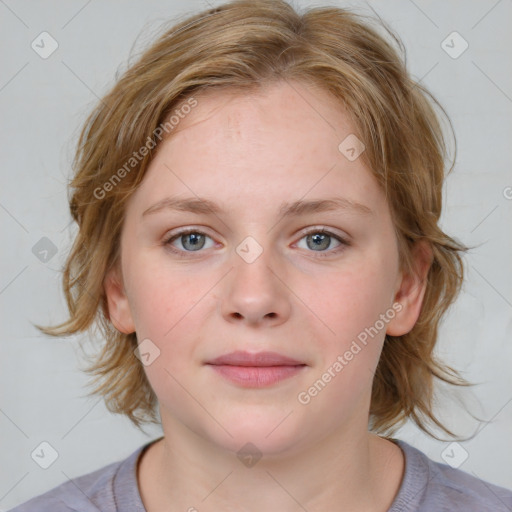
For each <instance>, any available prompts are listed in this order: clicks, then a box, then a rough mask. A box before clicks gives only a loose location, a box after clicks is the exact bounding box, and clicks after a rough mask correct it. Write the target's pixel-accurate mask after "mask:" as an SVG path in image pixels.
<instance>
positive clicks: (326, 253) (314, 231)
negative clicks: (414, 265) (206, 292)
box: [163, 228, 350, 258]
mask: <svg viewBox="0 0 512 512" xmlns="http://www.w3.org/2000/svg"><path fill="white" fill-rule="evenodd" d="M190 233H194V234H198V235H205V236H207V237H208V238H211V237H210V236H209V235H208V234H207V233H204V232H203V231H200V230H199V229H193V228H187V229H184V230H182V231H179V232H178V233H174V234H173V235H172V236H170V237H167V238H166V239H165V240H164V241H163V245H164V246H165V247H166V248H167V249H168V250H169V251H171V252H172V253H173V254H176V255H177V256H178V257H180V258H187V257H189V256H190V255H192V254H194V253H195V252H197V253H200V252H201V250H199V251H182V250H179V249H175V248H174V247H173V246H172V245H171V242H173V241H174V240H176V239H178V238H180V237H181V236H183V235H189V234H190ZM318 233H321V234H324V235H327V236H329V237H331V238H335V239H336V240H338V241H339V242H340V244H341V245H340V246H339V247H337V248H336V249H333V250H330V251H313V250H311V251H309V252H316V253H317V256H316V257H319V258H326V257H329V256H331V255H333V254H338V253H339V252H341V251H343V250H344V249H345V248H346V247H349V246H350V243H349V242H348V241H347V240H345V239H344V238H342V237H340V236H339V235H335V234H334V233H332V232H331V231H327V230H326V229H323V228H321V229H318V228H315V229H311V230H309V231H306V232H302V236H301V237H300V239H299V240H302V239H303V238H305V237H306V236H308V235H312V234H318Z"/></svg>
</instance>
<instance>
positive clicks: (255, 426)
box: [104, 82, 430, 512]
mask: <svg viewBox="0 0 512 512" xmlns="http://www.w3.org/2000/svg"><path fill="white" fill-rule="evenodd" d="M196 98H197V100H198V105H197V106H196V107H195V108H193V109H192V111H191V112H190V113H189V114H188V115H187V116H186V117H185V118H184V119H183V120H181V121H180V124H179V126H178V127H177V129H176V130H175V131H174V132H173V133H172V136H171V137H170V138H168V139H167V140H165V141H164V142H163V143H162V145H161V146H160V148H159V151H158V152H157V154H156V156H155V157H154V159H153V160H152V162H151V164H150V166H149V169H148V171H147V174H146V176H145V178H144V180H143V182H142V183H141V185H140V186H139V188H138V189H137V190H136V192H135V193H134V194H133V196H132V197H131V198H130V201H129V203H128V205H127V209H126V217H125V224H124V226H123V232H122V237H121V255H122V259H121V266H120V267H118V268H115V269H113V270H112V271H111V272H110V273H109V274H108V275H107V276H106V278H105V282H104V285H105V291H106V294H107V300H108V305H109V312H110V317H111V320H112V322H113V323H114V325H115V327H116V328H117V329H119V330H120V331H122V332H125V333H130V332H134V331H136V332H137V337H138V340H139V342H140V341H142V340H144V339H145V338H149V339H150V340H151V341H152V342H153V343H154V344H155V345H156V346H157V347H158V348H159V350H160V355H159V356H158V357H157V358H156V359H155V360H154V362H152V363H151V364H150V365H148V366H145V367H144V368H145V371H146V374H147V377H148V379H149V382H150V383H151V386H152V387H153V389H154V390H155V393H156V395H157V396H158V399H159V406H160V415H161V418H162V427H163V431H164V437H163V438H162V439H161V440H160V441H158V442H157V443H154V444H152V445H151V446H150V448H149V449H148V450H147V451H146V452H145V453H144V455H143V457H142V458H141V461H140V465H139V467H138V481H139V488H140V492H141V496H142V499H143V502H144V504H145V506H146V509H147V510H148V511H149V512H157V511H160V510H164V509H165V510H166V511H171V512H174V511H178V510H179V511H185V510H189V511H193V510H195V509H197V510H198V511H200V512H204V511H219V510H223V511H235V510H236V511H251V512H252V511H261V510H280V511H283V512H292V511H293V512H295V511H299V510H300V511H302V510H304V509H303V507H305V508H306V509H307V510H308V511H310V512H313V511H320V510H334V509H336V508H337V507H338V505H336V504H339V503H343V510H344V511H354V512H356V511H363V510H364V511H366V512H368V511H370V512H371V511H376V512H377V511H380V512H384V511H386V510H388V508H389V506H390V505H391V503H392V501H393V499H394V497H395V496H396V493H397V492H398V490H399V487H400V483H401V479H402V476H403V471H404V459H403V453H402V451H401V449H400V448H399V447H398V446H397V445H395V444H394V443H392V442H391V441H388V440H386V439H383V438H380V437H378V436H376V435H374V434H371V433H369V432H368V427H367V425H368V411H369V406H370V396H371V393H370V392H371V385H372V379H373V375H374V372H375V368H376V366H377V363H378V360H379V356H380V353H381V350H382V345H383V341H384V337H385V333H386V332H387V333H389V334H391V335H395V336H399V335H402V334H405V333H407V332H409V331H410V330H411V329H412V327H413V326H414V323H415V322H416V320H417V318H418V315H419V312H420V308H421V302H422V300H423V295H424V291H425V284H424V283H425V279H424V278H425V275H426V273H427V271H428V267H429V264H430V260H429V257H428V254H427V251H417V253H416V260H415V261H416V267H415V268H416V272H415V273H414V274H405V273H403V272H401V271H400V268H399V259H398V248H397V241H396V236H395V233H394V227H393V222H392V219H391V215H390V210H389V206H388V204H387V202H386V198H385V196H384V194H383V192H382V190H381V189H380V187H379V186H378V184H377V182H376V181H375V179H374V177H373V176H372V174H371V172H370V171H369V169H367V168H366V167H365V166H364V165H363V163H362V159H361V158H358V159H356V160H355V161H349V160H348V159H347V158H346V157H345V156H344V155H343V154H342V153H341V152H340V151H339V150H338V145H339V144H340V142H341V141H343V140H344V139H345V137H347V136H348V135H349V134H352V133H354V129H353V127H352V126H351V125H350V123H349V121H348V117H347V115H346V113H345V111H344V110H343V108H342V107H341V106H340V105H339V103H338V102H337V101H336V100H335V99H334V98H332V97H331V96H329V95H328V94H327V93H326V92H324V91H322V90H320V89H318V88H313V87H312V86H311V85H305V84H301V83H297V82H295V83H293V82H279V83H274V84H271V85H267V86H265V87H264V88H262V89H261V90H260V91H259V92H258V93H250V94H249V93H247V92H245V93H243V94H242V93H240V94H235V93H233V92H232V91H231V92H228V91H222V92H219V91H209V92H207V93H205V94H202V95H200V96H196ZM171 195H176V196H180V197H193V198H196V196H199V197H201V198H206V199H209V200H211V201H215V202H216V203H218V204H220V205H221V206H222V207H224V209H225V212H224V213H220V214H216V215H212V214H195V213H188V212H178V211H172V210H164V211H161V212H159V213H154V214H151V215H147V216H146V217H145V218H144V219H143V218H142V212H144V211H145V210H146V209H148V208H149V207H150V206H152V205H154V204H155V203H157V202H158V201H159V200H161V199H163V198H165V197H168V196H171ZM332 196H337V197H342V198H345V199H349V200H350V201H353V202H357V203H360V204H362V205H364V206H366V207H368V208H369V209H371V213H360V212H357V211H354V210H350V209H340V210H337V211H333V212H320V213H310V214H306V215H302V216H299V217H294V218H289V219H282V218H280V216H279V214H278V209H279V207H280V206H281V203H282V202H283V201H286V202H292V201H295V200H298V199H304V200H312V199H325V198H327V197H332ZM186 227H192V228H196V229H197V230H198V231H200V232H202V233H205V234H206V235H207V237H206V238H205V240H204V246H202V248H200V249H199V251H194V250H193V248H192V249H191V247H193V246H192V244H190V243H188V244H187V242H189V241H190V237H187V236H183V237H178V238H176V239H175V240H174V241H173V242H171V243H172V247H174V248H175V249H176V250H177V251H181V253H182V254H183V256H184V257H182V258H180V257H178V256H177V255H176V254H174V253H172V252H171V251H170V250H169V246H165V244H164V242H165V240H166V239H167V238H169V237H170V236H171V235H173V234H176V233H177V231H178V229H179V228H181V229H183V228H186ZM304 228H311V229H312V232H311V233H310V235H314V233H318V231H315V230H314V228H325V229H327V230H328V231H330V232H332V233H333V234H334V235H336V236H340V237H342V238H345V239H347V240H349V241H350V244H349V245H342V244H341V242H339V241H338V240H337V239H336V238H334V237H333V238H328V239H327V240H326V241H325V245H322V246H321V248H320V249H317V248H315V246H314V243H313V242H312V241H311V237H309V238H308V237H307V235H306V234H304V233H303V232H302V230H304ZM247 236H251V237H253V238H254V240H256V241H257V243H258V244H259V246H261V248H262V250H263V252H262V253H261V254H260V255H259V257H257V258H256V259H255V260H254V261H252V262H251V263H248V262H247V261H246V260H244V259H243V258H242V257H241V256H240V255H239V254H238V253H237V251H236V248H237V247H238V246H239V244H240V243H241V242H242V240H244V239H245V238H246V237H247ZM308 240H309V241H310V244H309V245H308ZM329 240H330V241H331V243H330V245H329ZM340 247H341V250H340V251H338V252H336V250H337V249H338V248H340ZM187 250H188V252H187ZM251 250H254V249H251ZM322 255H325V257H322ZM393 303H399V304H401V306H402V309H401V311H400V312H399V313H397V314H396V315H395V317H394V318H393V319H392V320H391V321H389V322H387V323H386V324H385V327H384V328H383V329H382V330H381V331H380V332H379V334H378V335H377V336H375V337H374V338H373V339H371V341H370V342H369V343H368V344H367V345H366V346H365V347H364V348H363V349H362V350H361V351H360V352H359V353H358V354H357V355H356V356H354V358H353V359H352V360H351V361H350V362H349V363H348V364H347V365H346V366H344V368H343V370H342V371H341V372H339V373H338V374H337V375H336V377H335V378H333V379H331V381H330V382H329V383H328V384H327V385H326V386H325V387H324V389H323V390H322V391H321V392H320V393H318V394H317V396H315V397H314V398H312V399H311V401H310V402H309V403H308V404H307V405H304V404H301V403H300V402H299V401H298V399H297V396H298V393H300V392H301V391H305V390H308V388H309V387H310V386H311V385H312V384H313V383H314V382H315V381H316V380H317V379H319V378H321V376H322V374H323V373H324V372H325V371H326V369H327V368H329V367H330V366H332V365H333V363H334V362H335V361H336V360H337V357H338V356H339V355H340V354H344V353H345V351H346V350H348V349H349V347H350V345H351V343H352V341H353V340H354V339H356V337H357V335H358V334H359V333H360V332H361V331H363V330H364V329H365V328H368V327H370V326H373V325H374V324H375V322H376V320H377V319H379V315H380V314H382V313H385V312H386V311H388V310H389V309H390V308H391V307H392V305H393ZM233 350H247V351H251V352H259V351H263V350H272V351H276V352H279V353H281V354H284V355H287V356H290V357H293V358H295V359H298V360H300V361H302V362H304V363H306V364H307V366H306V367H305V368H304V369H303V371H301V373H300V374H299V375H296V376H294V377H292V378H290V379H286V380H284V381H281V382H279V383H277V384H274V385H273V386H271V387H268V388H261V389H247V388H242V387H239V386H237V385H236V384H233V383H231V382H230V381H228V380H226V379H224V378H223V377H222V376H220V375H218V374H217V373H216V372H215V371H213V370H212V368H211V367H210V366H206V365H205V364H204V363H205V362H206V361H208V360H211V359H212V358H214V357H217V356H219V355H222V354H226V353H228V352H231V351H233ZM247 442H251V443H253V444H254V445H255V446H256V447H257V448H258V450H259V451H260V452H261V454H262V458H261V459H260V460H259V461H258V462H257V463H256V464H255V465H254V466H252V467H246V466H245V465H244V464H242V463H241V462H240V460H239V459H238V457H237V451H238V450H240V448H241V447H242V446H244V445H245V444H246V443H247ZM205 497H206V498H205ZM193 507H195V509H194V508H193Z"/></svg>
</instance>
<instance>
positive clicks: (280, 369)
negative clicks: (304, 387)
mask: <svg viewBox="0 0 512 512" xmlns="http://www.w3.org/2000/svg"><path fill="white" fill-rule="evenodd" d="M210 366H212V367H213V369H214V370H215V371H216V372H218V373H220V374H221V375H222V376H223V377H225V378H226V379H228V380H230V381H232V382H234V383H235V384H239V385H240V386H242V387H246V388H263V387H267V386H271V385H273V384H276V383H277V382H280V381H282V380H284V379H288V378H290V377H293V376H294V375H297V374H298V373H299V372H300V371H301V370H302V369H303V368H305V367H306V365H300V366H232V365H227V364H226V365H210Z"/></svg>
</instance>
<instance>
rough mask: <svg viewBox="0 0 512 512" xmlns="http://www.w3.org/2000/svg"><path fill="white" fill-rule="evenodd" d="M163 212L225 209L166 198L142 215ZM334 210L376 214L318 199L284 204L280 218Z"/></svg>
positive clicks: (338, 200)
mask: <svg viewBox="0 0 512 512" xmlns="http://www.w3.org/2000/svg"><path fill="white" fill-rule="evenodd" d="M163 210H177V211H183V212H190V213H196V214H214V215H217V214H220V213H224V209H223V208H222V207H221V206H219V205H218V204H217V203H214V202H213V201H210V200H208V199H204V198H200V197H199V198H194V197H186V198H178V197H166V198H164V199H162V200H161V201H158V202H157V203H155V204H154V205H152V206H150V207H149V208H148V209H147V210H145V211H144V213H143V214H142V217H145V216H146V215H149V214H153V213H156V212H160V211H163ZM334 210H347V211H353V212H354V213H361V214H365V215H368V214H373V213H374V212H373V210H371V209H370V208H369V207H368V206H365V205H364V204H361V203H356V202H353V201H350V200H349V199H346V198H343V197H330V198H327V199H317V200H312V201H304V200H298V201H294V202H293V203H286V202H284V203H282V204H281V207H280V208H279V216H281V217H295V216H300V215H306V214H311V213H318V212H327V211H334Z"/></svg>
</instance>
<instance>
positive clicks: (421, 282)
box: [386, 240, 433, 336]
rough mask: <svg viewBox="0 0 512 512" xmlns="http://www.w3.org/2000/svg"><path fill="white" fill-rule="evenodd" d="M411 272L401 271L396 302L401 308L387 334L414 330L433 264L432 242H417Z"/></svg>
mask: <svg viewBox="0 0 512 512" xmlns="http://www.w3.org/2000/svg"><path fill="white" fill-rule="evenodd" d="M412 260H413V262H412V267H413V270H412V271H411V272H405V271H402V272H400V274H399V276H398V279H397V284H396V290H395V298H394V302H395V303H398V304H400V305H401V309H400V310H399V312H398V313H397V314H396V315H395V317H394V318H393V319H392V320H391V321H390V322H389V323H388V327H387V330H386V334H389V335H390V336H402V335H404V334H407V333H408V332H410V331H411V330H412V328H413V327H414V325H415V324H416V321H417V320H418V317H419V316H420V312H421V305H422V304H423V297H424V295H425V290H426V289H427V275H428V271H429V270H430V266H431V265H432V260H433V254H432V248H431V246H430V244H429V243H428V242H426V241H424V240H420V241H418V242H416V244H415V245H414V247H413V249H412Z"/></svg>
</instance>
